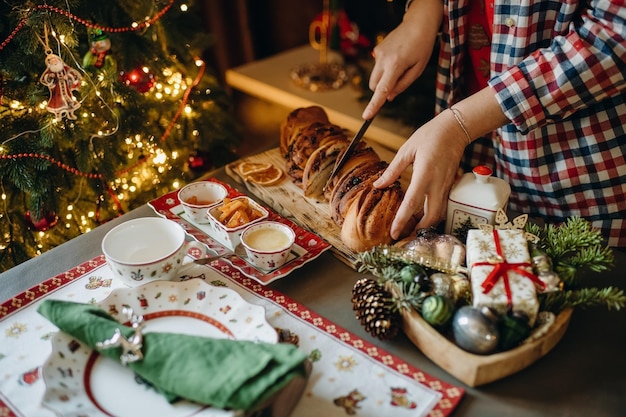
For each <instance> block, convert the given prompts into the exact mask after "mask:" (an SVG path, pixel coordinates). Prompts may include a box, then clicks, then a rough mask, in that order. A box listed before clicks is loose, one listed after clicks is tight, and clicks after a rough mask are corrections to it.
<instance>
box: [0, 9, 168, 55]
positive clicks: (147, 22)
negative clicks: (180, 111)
mask: <svg viewBox="0 0 626 417" xmlns="http://www.w3.org/2000/svg"><path fill="white" fill-rule="evenodd" d="M173 5H174V0H170V2H169V3H168V4H166V5H165V6H164V7H163V8H162V9H161V10H160V11H159V12H158V13H157V14H155V15H154V16H153V17H151V18H150V19H148V20H144V21H143V22H140V23H137V26H128V27H121V28H114V27H107V26H102V25H98V24H95V23H91V22H90V21H88V20H86V19H83V18H82V17H78V16H76V15H74V14H72V13H70V12H68V11H67V10H63V9H59V8H58V7H54V6H49V5H47V4H39V5H37V6H35V7H34V8H32V9H30V10H29V11H28V13H27V14H26V16H25V17H24V18H23V19H22V20H21V21H20V23H18V25H17V26H16V27H15V29H13V31H12V32H11V33H10V34H9V36H7V38H6V39H5V40H4V41H2V43H0V51H2V50H3V49H4V48H5V46H7V45H8V44H9V42H11V41H12V40H13V38H14V37H15V35H17V33H18V32H19V31H20V30H21V29H22V28H23V27H24V25H25V24H26V22H28V19H29V18H30V17H31V15H32V14H33V13H35V12H38V11H40V10H47V11H51V12H55V13H58V14H61V15H63V16H67V17H68V18H70V19H72V20H74V21H76V22H78V23H81V24H83V25H84V26H86V27H88V28H91V29H101V30H103V31H105V32H109V33H122V32H134V31H137V30H142V29H144V28H146V27H148V26H150V25H151V24H153V23H154V22H156V21H158V20H159V19H160V18H162V17H163V15H164V14H165V13H167V11H168V10H169V9H171V7H172V6H173Z"/></svg>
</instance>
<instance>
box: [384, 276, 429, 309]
mask: <svg viewBox="0 0 626 417" xmlns="http://www.w3.org/2000/svg"><path fill="white" fill-rule="evenodd" d="M396 289H397V291H395V292H394V297H393V301H394V309H395V310H398V311H400V312H401V311H403V310H415V311H417V312H420V311H422V304H423V303H424V300H425V299H426V297H428V296H429V295H430V294H429V293H426V292H423V291H420V285H419V284H417V283H414V282H412V283H405V282H398V283H397V284H396Z"/></svg>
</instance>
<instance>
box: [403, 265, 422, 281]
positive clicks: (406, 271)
mask: <svg viewBox="0 0 626 417" xmlns="http://www.w3.org/2000/svg"><path fill="white" fill-rule="evenodd" d="M419 272H421V268H419V267H418V266H417V265H406V266H404V267H402V269H401V270H400V279H401V280H402V281H403V282H406V283H407V284H410V283H412V282H413V277H415V275H417V274H418V273H419Z"/></svg>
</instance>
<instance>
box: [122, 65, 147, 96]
mask: <svg viewBox="0 0 626 417" xmlns="http://www.w3.org/2000/svg"><path fill="white" fill-rule="evenodd" d="M120 81H121V82H122V83H124V84H125V85H126V86H128V87H133V88H134V89H135V90H137V91H139V92H140V93H147V92H148V91H150V90H151V89H152V87H154V83H155V81H154V75H153V74H152V73H151V72H150V70H149V69H148V67H140V68H135V69H133V70H131V71H121V72H120Z"/></svg>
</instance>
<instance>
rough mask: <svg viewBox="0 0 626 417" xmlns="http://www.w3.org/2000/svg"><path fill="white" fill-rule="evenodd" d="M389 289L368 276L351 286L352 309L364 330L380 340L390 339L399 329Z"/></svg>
mask: <svg viewBox="0 0 626 417" xmlns="http://www.w3.org/2000/svg"><path fill="white" fill-rule="evenodd" d="M393 306H394V300H393V296H392V295H391V293H390V292H389V291H387V290H386V289H385V288H383V286H382V285H379V284H378V283H377V282H376V281H374V280H372V279H369V278H362V279H360V280H358V281H357V282H356V283H355V284H354V287H353V288H352V309H353V310H354V311H356V318H357V320H359V321H360V322H361V325H362V326H363V327H365V330H366V331H367V332H368V333H369V334H371V335H372V336H375V337H377V338H379V339H380V340H385V339H392V338H394V337H396V336H397V335H398V331H399V330H400V315H399V313H398V312H397V311H396V310H395V309H394V308H393Z"/></svg>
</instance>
